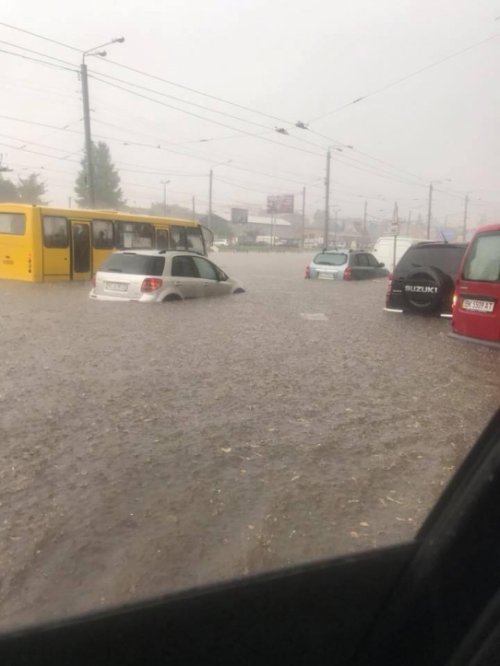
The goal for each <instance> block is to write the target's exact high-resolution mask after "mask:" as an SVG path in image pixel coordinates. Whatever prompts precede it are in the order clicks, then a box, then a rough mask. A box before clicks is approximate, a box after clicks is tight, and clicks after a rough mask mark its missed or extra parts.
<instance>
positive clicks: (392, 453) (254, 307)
mask: <svg viewBox="0 0 500 666" xmlns="http://www.w3.org/2000/svg"><path fill="white" fill-rule="evenodd" d="M310 256H311V255H309V254H304V255H300V254H294V253H284V254H280V255H274V256H273V255H271V254H257V253H241V254H237V253H223V252H221V253H219V254H216V255H213V257H212V258H213V259H214V260H215V261H216V262H217V263H218V264H219V265H220V266H221V267H222V268H223V269H225V270H226V271H227V272H228V273H229V274H230V275H231V276H232V277H235V278H238V279H240V280H241V281H242V282H243V283H244V285H245V286H246V287H247V289H248V292H247V293H246V294H243V295H240V296H233V297H226V298H221V299H217V300H207V301H191V302H186V303H169V304H160V305H140V304H135V303H131V304H128V303H119V304H114V303H97V302H94V301H90V300H89V299H88V297H87V295H88V285H87V284H85V285H82V284H46V285H27V284H14V283H0V311H1V316H0V345H1V349H2V364H1V370H2V371H1V375H0V451H1V467H0V515H1V520H0V570H1V571H2V577H1V583H0V627H3V628H6V627H10V626H14V625H20V624H24V623H28V622H33V621H38V620H42V619H43V620H49V619H52V618H54V617H61V616H67V615H71V614H75V613H80V612H83V611H87V610H90V609H93V608H104V607H108V606H110V605H115V604H124V603H130V602H132V601H135V600H138V599H142V598H146V597H150V596H156V595H158V594H162V593H167V592H171V591H174V590H179V589H182V588H189V587H194V586H197V585H199V584H203V583H207V582H213V581H217V580H221V579H224V578H228V577H235V576H242V575H247V574H249V573H253V572H257V571H263V570H268V569H273V568H282V567H286V566H289V565H291V564H295V563H298V562H303V561H309V560H316V559H321V558H326V557H330V556H332V555H338V554H344V553H348V552H354V551H357V550H362V549H367V548H372V547H375V546H382V545H387V544H390V543H395V542H399V541H402V540H405V539H408V538H411V537H412V535H413V534H414V533H415V532H416V530H417V529H418V526H419V525H420V524H421V522H422V520H423V518H424V517H425V514H426V513H427V511H428V509H429V508H430V506H431V505H432V503H433V502H434V500H435V499H436V497H437V496H438V494H439V493H440V491H441V489H442V486H443V484H445V483H446V481H447V480H448V479H449V477H450V475H451V474H452V473H453V470H454V469H455V467H456V465H457V464H459V463H460V461H461V460H462V459H463V457H464V455H465V453H466V452H467V451H468V449H469V447H470V445H471V444H472V443H473V442H474V440H475V438H476V437H477V435H478V434H479V433H480V431H481V430H482V428H483V427H484V425H485V424H486V421H487V419H488V418H489V417H490V416H491V415H492V413H493V411H494V410H495V408H496V407H497V406H498V405H499V403H500V373H499V371H498V369H499V366H500V356H499V354H498V352H496V351H494V350H491V349H488V348H484V347H480V346H475V345H467V344H463V343H460V342H457V341H456V340H453V339H450V338H449V337H448V336H447V332H448V329H449V322H448V321H444V320H439V319H436V320H434V319H433V320H428V319H421V318H416V317H409V316H400V315H394V314H389V313H385V312H383V310H382V307H383V301H384V293H385V288H386V284H385V280H381V281H375V282H359V283H354V282H353V283H344V282H338V283H337V282H335V283H333V282H332V283H330V282H325V281H306V280H304V279H303V274H304V267H305V264H306V263H307V260H308V258H309V257H310Z"/></svg>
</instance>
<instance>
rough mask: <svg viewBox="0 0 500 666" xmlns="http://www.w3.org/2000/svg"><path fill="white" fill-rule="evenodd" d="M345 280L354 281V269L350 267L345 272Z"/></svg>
mask: <svg viewBox="0 0 500 666" xmlns="http://www.w3.org/2000/svg"><path fill="white" fill-rule="evenodd" d="M344 280H352V268H351V267H350V266H348V267H347V268H346V269H345V271H344Z"/></svg>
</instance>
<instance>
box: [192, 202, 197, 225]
mask: <svg viewBox="0 0 500 666" xmlns="http://www.w3.org/2000/svg"><path fill="white" fill-rule="evenodd" d="M192 204H193V221H194V220H196V206H195V199H194V197H193V201H192Z"/></svg>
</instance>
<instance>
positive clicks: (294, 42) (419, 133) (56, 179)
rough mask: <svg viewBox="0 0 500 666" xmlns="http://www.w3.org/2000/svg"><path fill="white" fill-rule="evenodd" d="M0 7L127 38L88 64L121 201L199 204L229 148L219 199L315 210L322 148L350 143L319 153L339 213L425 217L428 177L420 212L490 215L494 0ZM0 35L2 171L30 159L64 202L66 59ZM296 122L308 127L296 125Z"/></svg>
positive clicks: (49, 2)
mask: <svg viewBox="0 0 500 666" xmlns="http://www.w3.org/2000/svg"><path fill="white" fill-rule="evenodd" d="M2 9H3V12H2V13H1V15H0V16H1V17H2V18H1V19H0V20H1V21H2V22H4V23H7V24H10V25H12V26H16V27H18V28H22V29H24V30H27V31H31V32H34V33H39V34H40V35H43V36H45V37H48V38H50V39H53V40H56V41H61V42H64V43H65V44H68V45H71V46H74V47H76V48H77V49H84V50H86V49H91V48H92V47H94V46H97V45H99V44H102V43H103V42H106V41H108V40H109V39H111V38H114V37H119V36H122V35H123V36H124V37H125V39H126V41H125V43H123V44H114V45H112V46H110V47H108V48H107V52H108V56H107V58H106V59H98V58H96V57H91V58H88V59H87V64H88V67H89V73H90V75H91V78H90V81H89V85H90V96H91V108H92V131H93V135H94V138H95V139H99V138H104V140H106V141H107V142H108V144H109V146H110V149H111V152H112V157H113V160H114V162H115V164H116V166H117V168H118V169H119V171H120V175H121V178H122V186H123V190H124V194H125V197H126V199H127V200H128V202H129V203H131V204H134V203H135V204H136V205H143V206H148V205H149V204H150V203H151V201H159V200H161V199H162V196H163V194H162V193H163V186H162V185H161V181H162V180H170V181H171V182H170V183H169V184H168V186H167V193H168V201H170V202H175V203H180V204H184V205H190V204H191V197H192V196H195V197H196V204H197V209H198V211H204V210H206V207H207V198H208V172H209V170H210V168H211V166H214V165H216V164H218V163H223V162H228V161H229V160H231V162H230V163H229V164H219V166H217V167H216V168H215V169H214V174H215V176H214V202H215V203H214V208H215V210H216V211H220V212H223V211H224V209H225V208H227V207H229V206H231V205H233V206H246V205H251V204H264V202H265V198H266V195H267V194H273V193H289V192H290V193H294V194H297V204H298V206H299V207H300V206H301V202H300V197H299V196H298V194H299V192H301V190H302V187H303V186H306V188H307V211H308V213H312V212H313V211H314V210H315V209H317V208H321V207H323V205H324V193H323V180H324V176H325V161H326V150H327V147H328V145H330V144H334V143H335V145H337V146H338V145H339V144H346V145H352V146H353V147H354V149H351V148H344V149H343V151H342V152H340V151H338V150H334V151H333V153H332V156H333V161H332V204H331V205H332V208H335V207H338V208H340V209H341V213H340V216H343V215H361V213H362V207H363V200H364V198H365V197H367V198H368V201H369V203H368V209H369V213H370V214H372V215H374V216H385V214H386V213H385V212H384V211H387V210H390V209H392V206H393V202H394V201H396V200H397V201H398V204H399V210H400V214H401V215H402V216H403V217H406V216H407V214H408V211H409V209H410V208H412V215H413V216H415V217H416V216H417V215H418V213H419V212H421V213H422V214H423V215H425V210H426V199H427V190H428V185H429V181H430V180H440V181H443V182H442V183H436V193H435V206H434V211H435V215H436V217H440V218H442V220H443V221H444V217H445V216H446V215H447V216H448V224H451V225H455V224H459V221H460V220H461V218H462V215H463V200H464V197H465V194H466V193H470V195H471V218H472V221H475V222H479V221H480V220H481V221H491V220H493V219H495V218H496V219H498V217H499V215H500V191H499V187H498V184H499V182H500V178H499V177H500V168H499V159H500V132H499V129H500V128H499V123H500V113H499V107H500V76H499V74H500V71H499V70H500V68H499V63H500V58H499V54H500V39H499V38H498V37H497V38H493V39H490V40H489V41H487V42H485V43H483V44H481V45H477V46H474V45H476V44H478V43H479V42H481V41H483V40H487V39H488V38H490V37H492V36H494V35H495V34H498V33H500V20H499V21H495V18H496V17H497V16H499V15H500V3H499V2H498V0H474V1H473V0H413V1H410V0H406V1H405V0H377V2H375V1H372V0H348V1H347V0H346V1H343V2H340V1H339V0H271V1H266V2H264V1H263V0H252V1H247V0H232V1H231V0H170V1H161V0H141V1H140V2H139V0H121V2H119V3H118V2H115V1H113V0H98V1H97V0H87V1H86V2H77V1H74V2H69V1H68V0H45V1H44V2H39V0H3V2H2ZM0 40H1V41H0V49H1V51H0V56H1V59H2V83H3V92H2V105H1V112H0V113H1V116H0V127H1V130H0V152H1V153H2V154H3V163H4V164H5V165H7V166H9V167H11V168H12V169H14V173H13V174H11V175H12V176H13V177H16V176H17V175H23V174H26V173H28V172H30V171H40V173H41V174H42V175H43V179H44V180H45V182H46V183H47V186H48V197H49V198H50V200H51V202H52V203H54V204H59V205H66V204H67V202H68V197H70V196H72V195H73V185H74V178H75V175H76V173H77V171H78V169H79V164H78V162H79V160H80V159H81V155H82V149H83V123H82V110H81V109H82V102H81V90H80V81H79V77H78V74H77V72H76V71H74V70H77V69H78V66H79V64H80V62H81V55H80V53H79V52H78V51H77V50H72V49H68V48H64V47H62V46H59V45H57V44H54V43H52V42H50V41H45V40H43V39H39V38H36V37H33V36H30V35H28V34H26V33H23V32H20V31H18V30H14V29H12V28H8V27H6V26H5V25H1V26H0ZM470 46H473V48H470V49H469V50H467V51H465V52H463V53H462V54H461V55H457V56H455V57H452V58H450V59H448V60H446V61H445V62H442V63H441V64H438V65H436V66H435V67H432V68H430V69H427V70H425V71H423V72H421V73H420V74H418V75H415V76H409V75H411V74H413V73H414V72H416V71H417V70H420V69H422V68H424V67H425V66H427V65H430V64H432V63H436V62H438V61H440V60H442V59H444V58H446V57H447V56H449V55H451V54H454V53H457V52H459V51H462V50H464V49H466V48H467V47H470ZM19 47H22V49H20V48H19ZM25 49H31V50H32V51H36V52H38V53H40V54H43V55H42V56H40V55H37V54H34V53H30V52H28V51H26V50H25ZM5 51H8V52H9V53H6V52H5ZM12 52H15V53H18V54H23V55H25V56H30V57H32V58H34V59H43V60H46V59H47V56H52V57H53V58H59V59H61V60H63V61H65V62H67V63H68V65H67V69H61V68H59V67H58V66H59V65H61V66H63V67H64V66H65V65H63V63H61V62H59V61H56V60H53V61H52V62H53V63H54V64H55V65H58V66H57V67H49V66H47V65H44V64H43V63H40V62H34V61H30V60H26V59H22V58H19V57H16V56H14V55H12ZM116 63H119V64H121V65H126V66H127V67H131V68H134V69H137V70H141V71H142V72H144V73H146V74H150V75H153V76H155V77H159V78H156V79H155V78H151V77H147V76H144V75H142V74H137V73H134V72H132V71H130V69H126V68H123V67H119V66H118V65H117V64H116ZM408 76H409V78H407V79H406V80H404V81H401V82H399V83H397V84H396V85H393V86H390V87H388V88H387V89H386V90H383V91H380V92H377V91H379V90H380V89H381V88H385V87H386V86H388V84H391V83H393V82H395V81H397V80H399V79H402V78H405V77H408ZM94 77H98V78H99V79H101V80H98V79H97V78H94ZM109 77H115V78H114V79H111V78H109ZM116 79H120V80H121V81H117V80H116ZM159 79H164V80H165V81H162V80H159ZM105 81H106V82H105ZM168 82H170V83H168ZM110 84H113V86H121V87H122V88H126V89H127V90H122V89H119V88H117V87H113V86H111V85H110ZM172 84H177V85H172ZM132 85H133V86H134V87H132ZM137 86H142V88H139V87H137ZM181 86H185V87H187V88H190V89H193V90H194V91H199V92H200V93H206V94H207V95H211V96H213V97H209V96H203V95H201V94H199V93H198V92H191V91H189V90H186V89H185V88H183V87H181ZM131 91H133V92H134V93H136V94H132V92H131ZM137 93H139V94H140V95H143V96H144V97H146V98H148V99H145V98H144V97H140V96H137ZM371 93H375V94H371ZM364 96H366V99H363V100H361V101H359V102H358V103H356V104H349V103H350V102H352V101H353V100H355V99H357V98H360V97H364ZM173 98H177V99H173ZM214 98H217V99H214ZM219 98H220V99H219ZM222 100H227V102H233V103H234V104H237V105H241V106H243V107H247V108H239V107H238V106H233V105H231V104H228V103H226V102H224V101H222ZM196 105H198V106H196ZM172 107H176V108H172ZM342 107H344V108H342ZM250 109H251V110H254V111H256V112H257V111H258V112H262V114H261V113H256V112H253V111H251V110H250ZM187 112H188V113H187ZM189 114H195V115H189ZM224 114H228V115H224ZM263 114H267V115H263ZM7 116H8V117H9V118H7ZM197 116H198V117H197ZM231 116H233V117H231ZM270 116H273V117H274V118H273V117H270ZM14 118H15V119H16V120H13V119H14ZM299 120H300V121H302V122H304V123H309V128H310V129H309V130H304V129H299V128H295V127H293V125H294V123H295V122H296V121H299ZM21 121H25V122H21ZM36 123H40V124H44V125H48V126H49V127H44V126H42V125H40V124H36ZM62 127H67V129H64V130H61V129H54V128H62ZM275 127H285V128H286V129H287V130H288V131H289V136H283V135H281V134H278V133H276V132H275ZM137 144H142V145H137ZM42 169H43V170H42ZM447 179H451V180H449V181H448V180H447Z"/></svg>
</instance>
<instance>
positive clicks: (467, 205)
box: [463, 194, 469, 243]
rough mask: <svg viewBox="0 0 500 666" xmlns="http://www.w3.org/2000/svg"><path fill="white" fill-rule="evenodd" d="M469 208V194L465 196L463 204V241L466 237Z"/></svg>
mask: <svg viewBox="0 0 500 666" xmlns="http://www.w3.org/2000/svg"><path fill="white" fill-rule="evenodd" d="M468 209H469V195H468V194H467V195H466V197H465V206H464V232H463V233H464V243H465V241H466V239H467V211H468Z"/></svg>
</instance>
